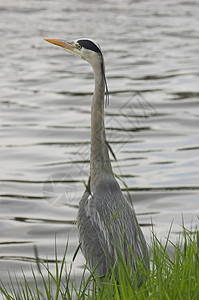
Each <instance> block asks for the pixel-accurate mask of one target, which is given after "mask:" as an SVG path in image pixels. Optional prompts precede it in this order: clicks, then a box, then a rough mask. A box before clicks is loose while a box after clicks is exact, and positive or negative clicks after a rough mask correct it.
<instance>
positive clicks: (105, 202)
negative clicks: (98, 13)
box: [47, 39, 149, 285]
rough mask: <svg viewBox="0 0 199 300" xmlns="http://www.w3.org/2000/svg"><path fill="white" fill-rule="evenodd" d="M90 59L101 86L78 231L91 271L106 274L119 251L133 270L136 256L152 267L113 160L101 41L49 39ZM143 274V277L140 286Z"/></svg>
mask: <svg viewBox="0 0 199 300" xmlns="http://www.w3.org/2000/svg"><path fill="white" fill-rule="evenodd" d="M47 41H48V42H51V43H53V44H56V45H58V46H61V47H63V48H64V49H65V50H67V51H68V52H70V53H72V54H75V55H78V56H80V57H81V58H83V59H85V60H86V61H88V62H89V63H90V64H91V66H92V68H93V71H94V76H95V90H94V95H93V100H92V107H91V156H90V177H89V184H88V188H87V189H86V191H85V193H84V195H83V197H82V199H81V201H80V204H79V210H78V231H79V240H80V242H81V249H82V252H83V254H84V256H85V258H86V260H87V262H88V266H89V268H90V269H91V270H93V269H94V268H96V274H97V275H100V276H104V275H106V273H107V271H110V264H111V265H114V264H115V262H116V261H117V257H118V255H117V254H118V251H119V252H120V253H121V256H122V257H123V259H124V261H126V263H127V262H128V263H129V262H130V269H131V274H132V277H133V274H134V273H135V272H136V269H137V263H136V257H137V258H138V259H139V260H140V261H142V262H143V265H144V267H145V269H147V267H148V261H149V258H148V250H147V245H146V241H145V239H144V236H143V233H142V231H141V229H140V227H139V225H138V222H137V219H136V215H135V212H134V209H133V206H132V203H130V201H128V200H127V199H126V198H125V197H124V195H123V194H122V192H121V189H120V187H119V184H118V182H117V180H116V179H115V176H114V174H113V171H112V166H111V162H110V158H109V152H108V146H107V142H106V134H105V127H104V93H105V88H106V92H107V83H106V77H105V66H104V59H103V55H102V52H101V49H100V47H99V45H97V44H96V43H95V42H94V41H92V40H89V39H79V40H77V41H75V42H66V41H63V40H47ZM140 283H141V278H138V285H140Z"/></svg>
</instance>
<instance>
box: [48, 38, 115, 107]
mask: <svg viewBox="0 0 199 300" xmlns="http://www.w3.org/2000/svg"><path fill="white" fill-rule="evenodd" d="M45 41H47V42H49V43H52V44H55V45H57V46H60V47H62V48H63V49H64V50H66V51H67V52H69V53H71V54H74V55H76V56H79V57H81V58H82V59H84V60H86V61H87V62H88V63H89V64H90V65H91V66H92V68H93V70H94V72H96V73H99V71H100V74H102V78H103V81H104V83H105V87H106V102H105V106H106V107H107V106H108V103H109V92H108V86H107V82H106V77H105V68H104V59H103V55H102V51H101V49H100V46H99V45H98V44H97V43H96V42H94V41H93V40H91V39H87V38H82V39H78V40H76V41H74V42H67V41H65V40H57V39H45Z"/></svg>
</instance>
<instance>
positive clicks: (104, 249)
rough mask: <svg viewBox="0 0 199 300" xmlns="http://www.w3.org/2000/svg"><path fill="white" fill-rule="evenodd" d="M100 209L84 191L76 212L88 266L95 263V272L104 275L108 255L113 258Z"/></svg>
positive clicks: (106, 268) (108, 264) (107, 266)
mask: <svg viewBox="0 0 199 300" xmlns="http://www.w3.org/2000/svg"><path fill="white" fill-rule="evenodd" d="M100 211H101V209H100V210H99V207H98V205H97V201H95V199H94V198H93V197H92V196H91V195H89V194H88V193H85V194H84V195H83V197H82V199H81V201H80V206H79V213H78V229H79V239H80V242H81V244H82V245H81V248H82V252H83V254H84V256H85V258H86V259H87V261H88V265H89V267H90V268H91V269H93V268H94V267H96V265H97V273H98V274H101V275H105V274H106V272H107V270H108V269H109V267H110V261H109V259H108V257H110V258H112V259H113V246H112V244H111V239H110V236H109V231H108V230H107V226H106V224H105V222H104V220H103V218H102V216H101V215H100Z"/></svg>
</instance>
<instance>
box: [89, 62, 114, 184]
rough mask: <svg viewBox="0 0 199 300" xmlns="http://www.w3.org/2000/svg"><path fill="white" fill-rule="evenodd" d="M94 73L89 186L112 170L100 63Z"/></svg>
mask: <svg viewBox="0 0 199 300" xmlns="http://www.w3.org/2000/svg"><path fill="white" fill-rule="evenodd" d="M93 70H94V75H95V91H94V95H93V101H92V107H91V157H90V179H91V187H92V186H93V185H94V184H95V182H96V181H97V180H98V179H100V176H103V174H104V172H109V173H111V172H112V167H111V163H110V158H109V153H108V146H107V143H106V134H105V126H104V90H105V83H104V77H103V73H102V68H101V65H99V64H98V65H96V66H93Z"/></svg>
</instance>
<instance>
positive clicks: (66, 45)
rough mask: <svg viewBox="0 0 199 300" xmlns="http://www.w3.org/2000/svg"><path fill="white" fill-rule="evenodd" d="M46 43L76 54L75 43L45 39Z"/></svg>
mask: <svg viewBox="0 0 199 300" xmlns="http://www.w3.org/2000/svg"><path fill="white" fill-rule="evenodd" d="M44 40H45V41H47V42H49V43H51V44H55V45H57V46H60V47H62V48H64V49H65V50H67V51H69V52H72V53H73V54H75V53H74V50H75V46H74V44H73V43H70V42H66V41H64V40H57V39H44Z"/></svg>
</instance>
